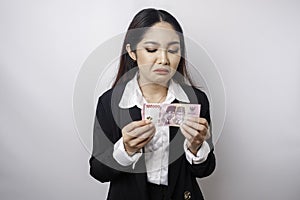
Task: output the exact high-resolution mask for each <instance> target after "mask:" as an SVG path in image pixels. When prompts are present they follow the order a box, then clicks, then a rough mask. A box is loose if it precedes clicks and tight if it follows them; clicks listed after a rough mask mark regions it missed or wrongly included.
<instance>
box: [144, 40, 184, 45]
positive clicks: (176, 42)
mask: <svg viewBox="0 0 300 200" xmlns="http://www.w3.org/2000/svg"><path fill="white" fill-rule="evenodd" d="M144 44H155V45H159V43H158V42H154V41H147V42H144ZM172 44H180V43H179V42H178V41H172V42H169V43H168V45H172Z"/></svg>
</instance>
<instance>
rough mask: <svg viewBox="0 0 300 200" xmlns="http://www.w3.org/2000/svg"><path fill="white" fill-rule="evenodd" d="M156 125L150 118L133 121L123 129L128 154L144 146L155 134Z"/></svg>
mask: <svg viewBox="0 0 300 200" xmlns="http://www.w3.org/2000/svg"><path fill="white" fill-rule="evenodd" d="M154 134H155V126H154V124H153V123H152V122H151V121H150V120H140V121H133V122H131V123H129V124H127V125H126V126H124V128H123V129H122V136H123V143H124V147H125V150H126V152H127V153H128V155H133V154H134V153H136V152H137V151H139V150H140V149H141V148H143V147H144V146H145V145H146V144H147V143H148V142H149V141H150V140H151V139H152V138H153V136H154Z"/></svg>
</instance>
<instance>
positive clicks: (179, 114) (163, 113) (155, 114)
mask: <svg viewBox="0 0 300 200" xmlns="http://www.w3.org/2000/svg"><path fill="white" fill-rule="evenodd" d="M200 109H201V105H200V104H181V103H174V104H157V103H147V104H144V105H143V109H142V118H143V119H149V120H151V121H152V122H153V123H154V124H156V125H157V126H177V127H178V126H180V125H181V123H182V122H183V121H184V119H185V118H187V117H199V115H200Z"/></svg>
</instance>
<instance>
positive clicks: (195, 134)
mask: <svg viewBox="0 0 300 200" xmlns="http://www.w3.org/2000/svg"><path fill="white" fill-rule="evenodd" d="M181 126H182V128H183V129H184V130H185V131H186V132H188V133H189V134H190V135H191V136H193V137H196V136H197V135H198V134H199V132H198V131H197V130H196V129H194V128H192V127H190V126H188V125H186V124H185V123H183V124H182V125H181Z"/></svg>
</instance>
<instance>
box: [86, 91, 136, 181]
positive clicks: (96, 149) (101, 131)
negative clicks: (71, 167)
mask: <svg viewBox="0 0 300 200" xmlns="http://www.w3.org/2000/svg"><path fill="white" fill-rule="evenodd" d="M107 96H109V95H106V94H104V96H103V95H102V96H101V97H100V98H99V100H98V105H97V109H96V116H95V121H94V130H93V152H92V156H91V158H90V160H89V164H90V175H91V176H92V177H94V178H95V179H97V180H98V181H100V182H109V181H112V180H113V179H115V178H117V177H118V176H120V174H122V173H126V172H130V170H131V169H132V166H126V167H125V166H122V165H120V164H119V163H118V162H117V161H116V160H115V159H114V158H113V149H114V143H115V142H117V140H118V139H120V137H121V130H120V128H119V127H118V126H117V125H116V124H115V122H114V119H113V116H112V112H111V109H110V108H111V106H110V102H111V101H110V99H111V98H109V97H107Z"/></svg>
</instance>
